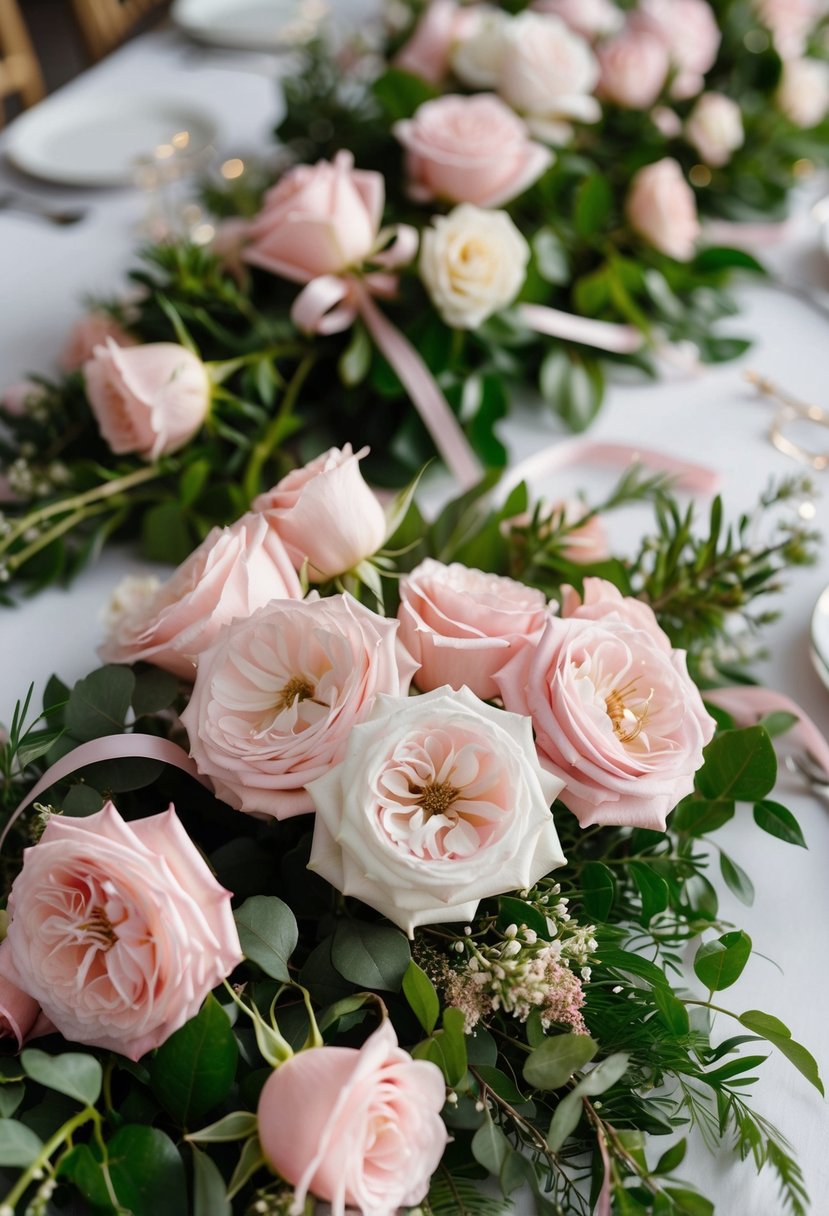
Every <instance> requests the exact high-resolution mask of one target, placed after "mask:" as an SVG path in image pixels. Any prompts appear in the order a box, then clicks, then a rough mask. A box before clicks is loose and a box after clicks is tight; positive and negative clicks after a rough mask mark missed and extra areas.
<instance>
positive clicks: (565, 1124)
mask: <svg viewBox="0 0 829 1216" xmlns="http://www.w3.org/2000/svg"><path fill="white" fill-rule="evenodd" d="M581 1113H582V1099H581V1094H578V1093H576V1092H575V1090H574V1091H573V1092H572V1093H569V1094H566V1095H565V1097H563V1098H562V1099H561V1101H560V1102H559V1104H558V1106H557V1107H556V1113H555V1114H554V1115H553V1118H552V1122H551V1123H550V1130H549V1131H548V1132H547V1143H548V1144H549V1146H550V1148H551V1149H552V1150H553V1152H554V1153H557V1152H558V1151H559V1149H560V1148H561V1146H562V1145H563V1144H564V1142H565V1140H567V1139H568V1137H570V1136H572V1134H573V1132H574V1131H575V1130H576V1128H577V1127H578V1124H579V1119H581Z"/></svg>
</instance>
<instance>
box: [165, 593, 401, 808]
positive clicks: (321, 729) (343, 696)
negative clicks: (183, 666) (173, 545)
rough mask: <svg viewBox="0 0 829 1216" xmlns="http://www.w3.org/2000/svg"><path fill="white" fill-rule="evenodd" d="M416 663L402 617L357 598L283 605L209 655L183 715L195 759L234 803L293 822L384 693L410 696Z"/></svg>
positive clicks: (226, 637)
mask: <svg viewBox="0 0 829 1216" xmlns="http://www.w3.org/2000/svg"><path fill="white" fill-rule="evenodd" d="M414 667H415V664H414V662H413V661H412V659H411V658H410V656H409V655H408V654H406V653H405V651H404V650H403V648H402V647H401V646H400V645H399V643H398V640H397V621H390V620H387V619H386V618H385V617H381V616H378V615H377V614H376V613H375V612H371V611H370V609H368V608H364V607H363V606H362V604H359V603H358V602H357V600H355V599H352V598H351V597H350V596H347V595H335V596H331V597H330V598H328V599H312V600H303V601H300V602H297V601H294V600H275V601H274V602H273V603H272V604H270V605H269V606H268V607H266V608H263V609H261V610H260V611H259V612H257V613H254V615H253V616H252V617H250V619H249V620H246V621H242V622H240V623H239V624H238V625H235V626H233V627H232V628H230V629H229V630H227V631H225V632H224V633H223V634H222V635H221V637H220V638H219V640H218V642H217V644H216V646H215V647H214V648H213V649H212V650H210V651H208V652H207V653H205V654H203V655H202V657H201V660H200V662H199V669H198V673H197V675H196V684H195V687H194V689H193V695H192V697H191V698H190V703H189V705H188V706H187V709H186V710H185V711H184V713H183V714H182V718H181V720H182V722H183V723H184V726H185V729H186V730H187V735H188V737H189V739H190V754H191V755H192V757H193V759H194V760H195V761H196V764H197V765H198V768H199V772H201V773H204V774H205V775H206V776H208V777H209V778H210V779H211V781H212V782H213V786H214V788H215V790H216V793H217V794H218V795H219V797H220V798H223V799H224V800H225V802H229V803H230V805H231V806H234V807H236V808H238V809H239V810H241V811H245V812H246V813H249V814H256V815H273V816H274V817H275V818H276V819H287V818H289V817H290V816H292V815H301V814H304V813H305V812H307V811H311V810H313V807H314V804H313V802H312V800H311V797H310V795H309V794H308V793H307V791H306V790H305V788H304V787H305V784H306V782H308V781H311V780H313V779H314V778H315V777H319V776H321V775H322V774H323V773H326V772H327V771H328V769H329V768H330V767H331V766H332V765H334V764H336V763H338V761H339V760H340V759H341V757H342V755H343V752H344V751H345V747H346V744H347V742H348V739H349V736H350V734H351V731H352V730H353V728H354V726H355V725H356V724H357V723H358V722H362V721H363V719H364V718H366V717H367V716H368V714H369V713H370V712H371V709H372V706H373V704H374V700H375V698H376V697H377V695H378V694H379V693H390V694H393V695H395V696H397V695H398V694H400V695H405V694H406V692H407V691H408V688H409V682H410V680H411V677H412V672H413V670H414Z"/></svg>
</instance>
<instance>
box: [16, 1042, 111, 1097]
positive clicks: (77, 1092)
mask: <svg viewBox="0 0 829 1216" xmlns="http://www.w3.org/2000/svg"><path fill="white" fill-rule="evenodd" d="M20 1062H21V1064H22V1065H23V1067H24V1068H25V1069H26V1073H27V1075H28V1076H30V1077H31V1078H32V1080H33V1081H38V1082H39V1083H40V1084H41V1085H45V1086H46V1088H47V1089H54V1090H56V1091H57V1093H59V1094H66V1095H67V1097H69V1098H75V1099H76V1100H77V1101H78V1102H81V1103H82V1104H83V1105H84V1106H94V1105H95V1103H96V1102H97V1101H98V1096H99V1094H100V1092H101V1083H102V1080H103V1071H102V1069H101V1065H100V1063H99V1062H98V1061H97V1060H96V1059H95V1057H94V1056H88V1055H85V1054H83V1053H82V1052H78V1051H67V1052H65V1053H64V1054H63V1055H60V1056H50V1055H47V1054H46V1052H45V1051H38V1049H37V1048H36V1047H27V1048H26V1050H25V1051H23V1052H21V1054H20Z"/></svg>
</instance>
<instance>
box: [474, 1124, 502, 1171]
mask: <svg viewBox="0 0 829 1216" xmlns="http://www.w3.org/2000/svg"><path fill="white" fill-rule="evenodd" d="M470 1147H471V1149H472V1156H473V1157H474V1158H475V1160H476V1161H477V1162H478V1164H479V1165H482V1166H483V1167H484V1169H485V1170H488V1171H489V1173H490V1174H494V1175H495V1176H496V1178H497V1177H498V1175H499V1174H500V1173H501V1170H502V1169H503V1167H504V1164H505V1162H506V1160H507V1158H508V1157H509V1155H510V1154H511V1153H512V1148H511V1146H510V1142H509V1140H507V1138H506V1136H505V1135H504V1133H503V1132H502V1131H501V1129H500V1127H498V1125H497V1124H496V1123H493V1122H492V1119H486V1120H485V1121H484V1123H483V1124H482V1125H481V1126H480V1127H479V1128H478V1130H477V1131H476V1132H475V1135H474V1136H473V1137H472V1144H471V1145H470Z"/></svg>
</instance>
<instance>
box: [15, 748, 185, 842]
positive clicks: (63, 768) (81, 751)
mask: <svg viewBox="0 0 829 1216" xmlns="http://www.w3.org/2000/svg"><path fill="white" fill-rule="evenodd" d="M127 758H130V759H134V758H138V759H142V760H160V761H161V762H162V763H163V764H172V765H173V767H174V768H180V769H181V770H182V772H184V773H188V774H189V775H190V776H191V777H195V779H196V780H197V781H200V782H201V784H202V785H208V782H207V781H206V780H205V778H204V777H202V775H201V774H200V773H199V770H198V769H197V768H196V765H195V763H194V761H193V760H191V759H190V757H189V756H188V755H187V752H186V751H185V750H184V748H182V747H179V746H178V744H177V743H171V742H170V740H169V739H159V738H157V737H156V736H155V735H107V736H106V737H105V738H103V739H92V740H90V742H89V743H81V744H80V746H79V747H76V748H74V749H73V750H72V751H71V752H68V753H67V755H65V756H62V757H61V758H60V760H58V761H56V762H55V763H54V764H53V765H52V766H51V768H48V769H47V770H46V772H45V773H44V774H43V776H42V777H41V778H40V780H39V781H38V782H37V784H36V785H35V786H34V787H33V788H32V789H31V790H29V793H28V794H27V795H26V797H25V798H24V799H23V801H22V802H21V803H20V804H19V805H18V806H17V807H16V808H15V810H14V813H13V814H12V817H11V819H10V820H9V822H8V823H7V824H6V826H5V828H4V829H3V834H2V836H0V851H2V848H3V845H4V844H5V842H6V837H7V836H8V834H9V831H10V830H11V828H12V826H13V825H14V824H15V823H16V822H17V820H18V819H19V818H20V816H21V815H22V814H23V812H24V811H25V810H26V808H27V807H28V806H30V805H31V804H32V803H33V802H34V801H35V799H36V798H39V797H40V795H41V794H43V793H45V792H46V790H48V789H49V787H50V786H52V785H55V784H56V783H57V782H58V781H62V780H63V779H64V777H69V776H70V775H71V774H72V773H76V772H77V771H78V769H80V768H86V766H87V765H88V764H97V763H99V761H101V760H124V759H127ZM208 788H209V787H208Z"/></svg>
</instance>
